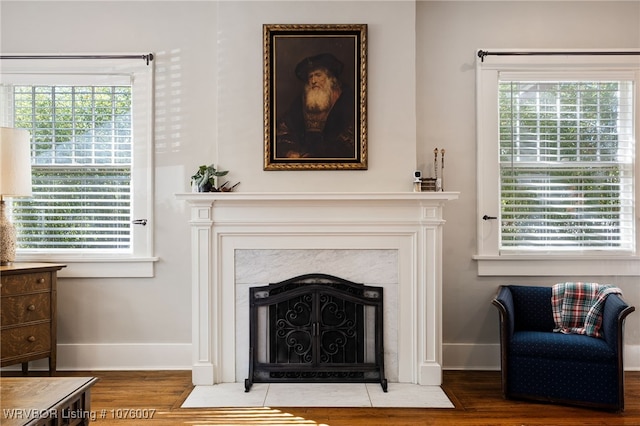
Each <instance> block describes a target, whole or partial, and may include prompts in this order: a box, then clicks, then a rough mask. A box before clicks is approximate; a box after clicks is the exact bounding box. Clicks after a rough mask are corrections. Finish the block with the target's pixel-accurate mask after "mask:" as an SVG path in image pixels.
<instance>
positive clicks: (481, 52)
mask: <svg viewBox="0 0 640 426" xmlns="http://www.w3.org/2000/svg"><path fill="white" fill-rule="evenodd" d="M489 55H494V56H543V55H549V56H551V55H570V56H578V55H584V56H598V55H600V56H607V55H609V56H616V55H640V51H622V52H609V51H607V52H597V51H596V52H489V51H487V50H478V58H480V60H481V62H484V58H485V56H489Z"/></svg>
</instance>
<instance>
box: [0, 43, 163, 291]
mask: <svg viewBox="0 0 640 426" xmlns="http://www.w3.org/2000/svg"><path fill="white" fill-rule="evenodd" d="M16 56H18V55H16ZM105 56H110V55H105ZM113 56H115V55H113ZM118 56H123V55H122V54H118ZM131 56H134V55H131ZM138 56H139V58H132V59H121V58H118V59H115V58H99V59H6V60H2V61H1V64H0V65H1V67H0V82H2V83H14V84H36V83H37V84H63V83H66V84H99V83H97V81H98V79H99V78H100V77H99V76H106V78H107V80H112V79H114V78H118V76H121V77H123V78H125V79H128V80H130V81H132V82H133V83H132V102H134V103H135V108H134V110H133V114H134V117H133V121H134V128H133V140H134V145H133V148H132V170H131V179H132V182H133V184H132V215H133V219H146V220H147V223H146V225H145V226H142V225H132V250H131V252H130V253H112V254H107V253H92V252H91V251H90V250H87V251H82V252H78V251H75V252H63V251H59V252H56V253H42V252H38V251H35V250H24V249H22V250H21V249H18V250H17V253H16V261H17V262H53V263H62V264H66V265H67V267H66V268H64V269H62V270H61V271H60V272H59V274H58V275H59V276H60V277H73V278H92V277H96V278H142V277H153V276H154V264H155V262H156V261H157V260H158V258H157V257H155V256H154V253H153V250H154V220H153V213H154V211H153V205H154V192H153V188H154V184H153V171H154V165H153V125H154V121H153V115H154V114H153V111H154V62H153V61H150V62H149V64H147V62H146V61H145V60H143V59H142V56H141V55H138ZM0 119H2V121H7V120H8V119H10V114H9V115H8V116H7V115H5V114H3V116H2V117H0ZM2 124H4V125H11V123H6V122H5V123H2Z"/></svg>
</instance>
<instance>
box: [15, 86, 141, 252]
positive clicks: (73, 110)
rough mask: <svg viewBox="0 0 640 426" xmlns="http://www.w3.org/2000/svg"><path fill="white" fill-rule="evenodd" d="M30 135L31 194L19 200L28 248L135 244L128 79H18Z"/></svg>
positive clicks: (22, 241)
mask: <svg viewBox="0 0 640 426" xmlns="http://www.w3.org/2000/svg"><path fill="white" fill-rule="evenodd" d="M13 111H14V125H15V126H16V127H20V128H24V129H27V130H29V131H30V133H31V136H32V175H33V197H32V198H30V199H28V200H25V201H17V202H15V203H14V205H15V207H16V208H15V210H14V222H15V223H16V226H17V228H18V229H19V232H18V235H19V238H18V245H19V247H20V248H24V249H48V250H50V249H90V250H103V251H130V249H131V235H130V234H131V232H130V228H131V220H132V217H131V198H132V197H131V166H132V156H131V150H132V110H131V86H91V85H87V86H72V85H65V86H51V85H16V86H13Z"/></svg>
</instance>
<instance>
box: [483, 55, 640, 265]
mask: <svg viewBox="0 0 640 426" xmlns="http://www.w3.org/2000/svg"><path fill="white" fill-rule="evenodd" d="M488 50H489V51H490V52H492V53H493V52H495V53H501V52H504V53H512V52H513V51H512V50H504V49H488ZM575 52H580V51H575ZM611 52H612V53H615V51H614V50H612V51H611ZM541 53H542V51H541ZM547 53H554V52H553V51H547ZM581 53H586V52H581ZM505 72H510V73H522V75H524V74H525V73H527V72H529V73H541V72H544V73H547V74H548V75H552V74H553V73H556V74H557V75H558V76H566V75H567V73H572V74H574V75H575V74H579V73H584V74H585V75H592V76H593V75H601V76H603V77H604V76H607V77H611V76H613V77H614V78H615V76H616V74H618V75H619V74H621V73H624V74H625V75H627V76H628V75H633V79H634V80H635V101H636V105H635V117H634V118H635V129H634V135H635V141H636V154H635V158H636V160H637V158H638V147H637V144H638V142H639V141H640V137H639V136H640V135H639V133H640V130H639V128H640V56H638V55H626V56H625V55H586V54H585V55H553V54H552V55H531V56H528V55H504V56H503V55H495V56H493V55H489V56H484V57H483V58H480V57H479V58H478V59H477V62H476V126H477V127H476V132H477V147H476V149H477V194H478V198H477V214H476V226H477V228H476V229H477V254H476V255H474V256H473V258H474V259H475V260H476V261H477V264H478V275H483V276H640V256H639V255H638V252H637V249H636V251H634V252H633V253H606V252H604V251H603V252H595V253H594V252H593V251H591V252H586V251H585V252H583V253H581V252H575V253H573V252H572V253H571V254H563V253H557V252H548V253H544V252H542V253H540V252H535V253H534V252H529V253H523V252H519V253H509V254H505V253H500V250H499V247H500V240H499V239H500V222H499V217H500V166H499V144H500V137H499V128H498V127H499V126H498V123H499V120H498V114H499V110H498V83H499V76H500V73H505ZM639 174H640V173H638V168H637V161H634V177H635V192H634V195H635V213H634V215H635V221H634V223H635V227H636V233H635V238H636V241H635V246H636V248H638V247H640V237H639V234H640V217H639V216H638V212H639V210H640V209H639V208H638V207H639V205H638V203H639V202H640V177H639ZM485 215H486V216H489V217H498V219H497V220H492V219H489V220H484V219H483V216H485Z"/></svg>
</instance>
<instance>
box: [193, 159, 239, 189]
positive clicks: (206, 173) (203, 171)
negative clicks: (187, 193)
mask: <svg viewBox="0 0 640 426" xmlns="http://www.w3.org/2000/svg"><path fill="white" fill-rule="evenodd" d="M227 173H229V171H228V170H224V171H221V170H217V169H216V168H215V166H214V165H213V164H211V165H209V166H207V165H202V166H200V167H198V170H197V171H196V173H195V174H194V175H193V176H191V190H192V192H230V191H233V190H234V189H235V188H236V186H238V185H239V184H240V182H238V183H236V184H235V185H233V186H231V187H227V185H228V184H229V181H227V182H224V183H223V184H222V185H220V186H219V187H216V178H218V177H220V176H225V175H226V174H227Z"/></svg>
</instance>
